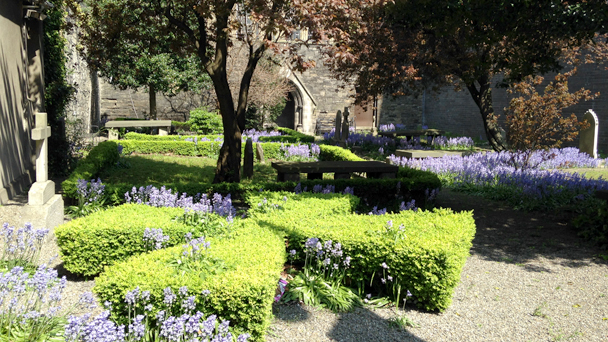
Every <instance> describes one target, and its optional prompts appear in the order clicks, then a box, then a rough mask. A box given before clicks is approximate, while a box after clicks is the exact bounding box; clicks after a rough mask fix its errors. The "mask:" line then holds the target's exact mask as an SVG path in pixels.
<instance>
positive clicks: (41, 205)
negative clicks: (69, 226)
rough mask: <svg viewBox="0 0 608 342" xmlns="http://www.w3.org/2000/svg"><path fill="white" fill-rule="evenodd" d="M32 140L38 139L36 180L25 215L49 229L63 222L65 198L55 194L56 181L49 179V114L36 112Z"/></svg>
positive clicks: (31, 189) (35, 223)
mask: <svg viewBox="0 0 608 342" xmlns="http://www.w3.org/2000/svg"><path fill="white" fill-rule="evenodd" d="M35 120H36V122H35V124H36V125H35V128H34V129H32V140H35V141H36V182H35V183H34V184H32V187H31V188H30V191H29V193H28V206H26V207H25V208H24V215H26V216H27V217H30V218H31V223H32V224H33V225H34V227H37V228H42V227H46V228H48V229H51V228H54V227H55V226H58V225H59V224H62V223H63V199H62V198H61V195H55V183H53V181H50V180H49V173H48V171H49V166H48V160H49V159H48V138H49V137H50V136H51V127H49V126H48V125H47V114H46V113H36V115H35Z"/></svg>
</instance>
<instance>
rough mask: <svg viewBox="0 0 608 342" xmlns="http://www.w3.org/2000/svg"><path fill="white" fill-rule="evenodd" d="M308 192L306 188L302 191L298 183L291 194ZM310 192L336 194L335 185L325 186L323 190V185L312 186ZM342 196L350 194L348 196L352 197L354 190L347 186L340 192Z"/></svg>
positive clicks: (300, 184)
mask: <svg viewBox="0 0 608 342" xmlns="http://www.w3.org/2000/svg"><path fill="white" fill-rule="evenodd" d="M307 191H308V187H304V189H302V183H298V184H297V185H296V187H295V188H294V189H293V192H295V193H296V195H299V194H301V193H303V192H307ZM312 192H313V193H315V194H318V193H321V194H333V193H335V192H336V186H335V185H331V184H327V186H326V187H325V188H324V187H323V185H321V184H316V185H315V186H313V188H312ZM342 193H343V194H350V195H354V194H355V190H354V188H351V187H349V186H347V187H346V189H344V191H343V192H342Z"/></svg>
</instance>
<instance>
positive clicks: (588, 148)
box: [578, 109, 599, 158]
mask: <svg viewBox="0 0 608 342" xmlns="http://www.w3.org/2000/svg"><path fill="white" fill-rule="evenodd" d="M582 121H585V122H587V123H588V124H589V127H588V128H585V129H582V130H581V132H580V133H579V145H578V149H579V150H580V151H581V152H584V153H587V154H588V155H589V156H590V157H592V158H597V139H598V137H597V134H598V125H599V122H598V119H597V115H596V114H595V112H594V111H593V110H591V109H589V110H588V111H587V112H586V113H585V115H583V120H582Z"/></svg>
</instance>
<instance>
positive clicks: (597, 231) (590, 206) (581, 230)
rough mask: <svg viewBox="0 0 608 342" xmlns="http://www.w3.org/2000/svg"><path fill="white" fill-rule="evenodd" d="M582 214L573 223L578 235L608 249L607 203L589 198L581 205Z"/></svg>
mask: <svg viewBox="0 0 608 342" xmlns="http://www.w3.org/2000/svg"><path fill="white" fill-rule="evenodd" d="M581 207H584V209H582V210H581V211H582V213H581V214H580V215H578V216H577V217H576V218H575V219H574V220H573V221H572V224H573V226H574V227H575V228H576V229H577V230H578V235H579V236H582V237H583V238H585V239H587V240H591V241H593V242H594V243H596V244H597V245H599V246H600V247H601V248H604V249H608V203H606V201H604V200H600V199H595V198H590V199H587V200H586V201H584V202H582V203H581Z"/></svg>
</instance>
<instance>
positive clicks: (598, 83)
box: [424, 64, 608, 153]
mask: <svg viewBox="0 0 608 342" xmlns="http://www.w3.org/2000/svg"><path fill="white" fill-rule="evenodd" d="M554 76H555V75H554V74H549V75H547V76H546V77H545V83H544V84H546V83H547V82H548V81H550V80H553V77H554ZM544 84H543V85H541V87H540V88H539V92H540V93H542V89H544ZM569 87H570V90H571V91H576V90H578V89H580V88H583V87H584V88H585V89H589V90H591V91H592V92H594V93H596V92H600V96H599V97H598V98H596V99H595V100H592V101H587V102H581V103H579V104H577V105H576V106H572V107H570V108H568V109H566V110H564V116H566V115H567V116H569V115H570V114H572V113H574V114H576V115H577V117H578V118H579V119H581V118H582V117H583V115H584V114H585V112H586V111H587V110H588V109H593V110H594V111H595V113H596V114H597V116H598V118H599V135H598V137H599V141H598V150H599V151H600V152H603V153H608V71H607V70H605V69H604V66H599V65H595V64H588V65H583V66H581V67H579V69H578V73H577V74H576V75H574V76H573V77H571V79H570V81H569ZM492 100H493V103H494V110H495V111H496V113H497V114H502V113H504V108H505V107H507V106H508V104H509V96H508V94H507V92H506V90H505V89H503V88H494V89H493V90H492ZM424 118H425V122H426V124H428V126H429V127H431V128H437V129H443V130H446V131H448V132H451V133H454V134H459V135H466V136H470V137H482V138H484V139H485V131H484V127H483V121H482V119H481V114H480V113H479V108H478V107H477V106H476V105H475V102H473V99H472V97H471V95H470V93H469V92H468V90H466V89H465V90H463V91H460V92H456V91H454V90H453V89H452V88H450V87H446V88H443V89H442V90H441V92H440V93H439V94H430V93H428V92H427V93H426V96H425V100H424ZM503 119H504V116H503ZM569 145H570V146H578V140H577V141H574V142H572V143H570V144H569Z"/></svg>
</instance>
